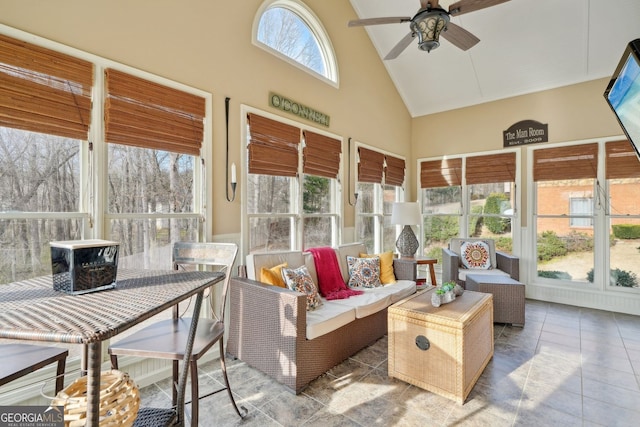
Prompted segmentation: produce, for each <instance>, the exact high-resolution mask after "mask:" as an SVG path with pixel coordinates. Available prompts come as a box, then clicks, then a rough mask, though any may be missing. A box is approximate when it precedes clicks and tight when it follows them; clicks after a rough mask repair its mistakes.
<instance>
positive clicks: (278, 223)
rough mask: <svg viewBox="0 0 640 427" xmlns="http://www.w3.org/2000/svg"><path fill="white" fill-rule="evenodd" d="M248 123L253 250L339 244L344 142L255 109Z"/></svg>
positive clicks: (249, 222) (249, 219) (248, 203)
mask: <svg viewBox="0 0 640 427" xmlns="http://www.w3.org/2000/svg"><path fill="white" fill-rule="evenodd" d="M246 123H247V127H246V128H247V163H248V168H247V171H248V173H247V191H246V197H247V200H246V206H247V223H246V224H245V229H247V230H248V232H247V233H243V235H244V236H245V238H246V239H247V240H248V247H249V252H250V253H254V252H265V251H277V250H296V249H304V248H310V247H314V246H335V245H337V244H338V242H339V232H340V225H341V224H340V212H341V204H340V183H339V181H338V176H339V171H340V167H341V157H342V156H341V153H342V141H341V140H340V139H337V138H334V137H332V136H329V135H326V134H321V133H320V132H318V131H316V130H312V129H302V128H301V127H300V126H298V125H296V124H294V123H293V122H289V121H287V122H285V121H284V120H282V119H276V118H273V119H272V118H267V117H265V116H264V115H262V114H256V113H253V112H249V113H248V114H246Z"/></svg>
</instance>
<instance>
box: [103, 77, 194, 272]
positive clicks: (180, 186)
mask: <svg viewBox="0 0 640 427" xmlns="http://www.w3.org/2000/svg"><path fill="white" fill-rule="evenodd" d="M105 83H106V88H107V93H106V102H105V117H106V120H105V139H106V142H107V143H108V150H107V159H108V160H107V161H108V167H107V171H108V180H107V182H108V188H107V200H108V212H107V214H106V219H107V220H108V225H107V226H108V228H109V230H108V231H107V232H106V233H105V234H106V235H108V236H110V237H109V238H110V239H112V240H115V241H117V242H120V254H119V264H120V265H121V266H122V267H125V268H127V267H129V268H133V267H137V268H140V267H144V268H164V269H169V268H172V266H171V257H170V256H169V254H170V253H171V247H172V246H173V243H175V242H178V241H198V240H199V239H200V235H201V231H200V224H201V221H200V220H201V218H202V211H201V208H200V206H199V204H198V200H200V199H199V198H197V197H196V196H197V195H198V194H200V193H199V191H198V189H199V188H200V180H198V179H197V176H199V174H198V171H199V170H200V169H199V162H198V161H197V159H198V158H199V156H200V150H201V146H202V141H203V137H204V135H203V132H204V117H205V102H206V101H205V99H204V98H203V97H200V96H197V95H194V94H191V93H188V92H184V91H181V90H178V89H174V88H170V87H167V86H164V85H160V84H157V83H154V82H151V81H149V80H146V79H142V78H139V77H136V76H132V75H130V74H127V73H123V72H121V71H118V70H114V69H111V68H109V69H107V70H106V71H105Z"/></svg>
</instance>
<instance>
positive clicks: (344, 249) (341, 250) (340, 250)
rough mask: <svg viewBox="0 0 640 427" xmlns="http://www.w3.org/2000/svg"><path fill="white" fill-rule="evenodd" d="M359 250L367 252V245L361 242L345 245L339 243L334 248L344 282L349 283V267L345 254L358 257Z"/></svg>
mask: <svg viewBox="0 0 640 427" xmlns="http://www.w3.org/2000/svg"><path fill="white" fill-rule="evenodd" d="M361 252H362V253H364V252H367V247H366V246H365V245H364V244H362V243H348V244H345V245H340V246H338V247H337V248H336V255H337V256H338V264H340V271H341V272H342V278H343V279H344V283H349V267H348V266H347V255H348V256H352V257H356V258H358V257H359V256H360V253H361Z"/></svg>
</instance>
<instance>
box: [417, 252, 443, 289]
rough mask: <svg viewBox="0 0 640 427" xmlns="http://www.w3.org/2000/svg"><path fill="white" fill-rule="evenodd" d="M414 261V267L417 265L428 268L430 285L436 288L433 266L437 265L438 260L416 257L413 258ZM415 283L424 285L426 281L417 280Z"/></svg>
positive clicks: (423, 279)
mask: <svg viewBox="0 0 640 427" xmlns="http://www.w3.org/2000/svg"><path fill="white" fill-rule="evenodd" d="M415 260H416V267H417V266H418V265H428V266H429V275H430V278H431V285H432V286H438V283H437V282H436V270H435V265H436V264H437V263H438V260H437V259H435V258H427V257H423V256H417V257H416V258H415ZM416 282H417V283H425V282H426V279H425V278H419V279H418V280H417V281H416Z"/></svg>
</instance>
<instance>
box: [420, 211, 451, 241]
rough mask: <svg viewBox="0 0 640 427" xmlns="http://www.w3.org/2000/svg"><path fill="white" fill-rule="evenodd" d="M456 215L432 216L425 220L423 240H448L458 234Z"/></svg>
mask: <svg viewBox="0 0 640 427" xmlns="http://www.w3.org/2000/svg"><path fill="white" fill-rule="evenodd" d="M458 228H459V225H458V217H457V216H433V217H429V218H427V220H426V221H425V236H424V238H425V242H433V241H436V242H449V240H450V239H451V238H452V237H456V236H457V235H458Z"/></svg>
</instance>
